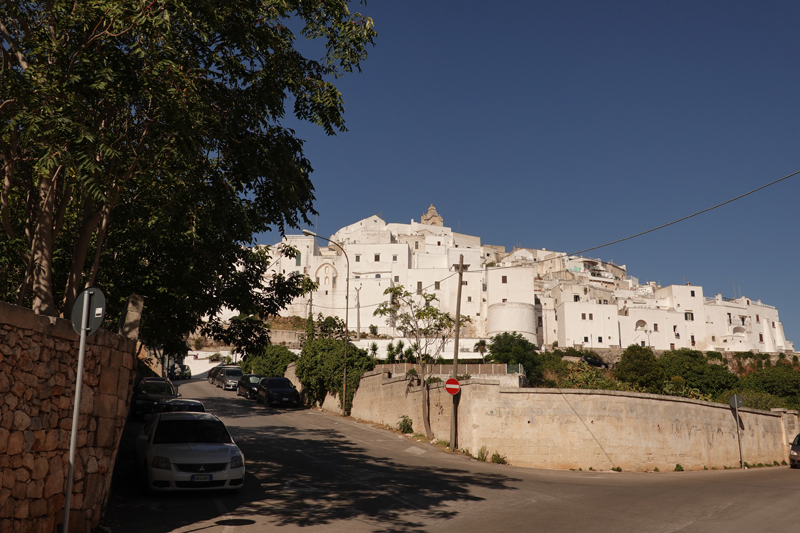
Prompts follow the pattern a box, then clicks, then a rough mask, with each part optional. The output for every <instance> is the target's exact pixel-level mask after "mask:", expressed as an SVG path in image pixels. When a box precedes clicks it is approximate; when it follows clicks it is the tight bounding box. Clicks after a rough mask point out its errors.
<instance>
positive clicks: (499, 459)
mask: <svg viewBox="0 0 800 533" xmlns="http://www.w3.org/2000/svg"><path fill="white" fill-rule="evenodd" d="M492 462H493V463H495V464H498V465H507V464H508V461H507V460H506V456H505V455H500V452H494V453H493V454H492Z"/></svg>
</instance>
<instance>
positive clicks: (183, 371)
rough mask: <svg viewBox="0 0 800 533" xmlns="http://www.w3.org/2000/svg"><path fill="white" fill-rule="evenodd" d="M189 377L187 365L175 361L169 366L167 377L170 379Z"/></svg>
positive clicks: (190, 375) (189, 371) (190, 373)
mask: <svg viewBox="0 0 800 533" xmlns="http://www.w3.org/2000/svg"><path fill="white" fill-rule="evenodd" d="M187 373H188V377H187ZM190 377H192V371H191V370H190V369H189V367H188V366H187V365H181V364H179V363H175V364H174V365H172V366H171V367H169V379H171V380H172V381H176V380H178V379H189V378H190Z"/></svg>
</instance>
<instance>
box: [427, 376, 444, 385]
mask: <svg viewBox="0 0 800 533" xmlns="http://www.w3.org/2000/svg"><path fill="white" fill-rule="evenodd" d="M441 382H442V378H440V377H437V376H431V377H429V378H428V379H426V380H425V384H426V385H431V384H432V383H441Z"/></svg>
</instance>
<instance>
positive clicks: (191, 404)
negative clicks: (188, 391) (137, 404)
mask: <svg viewBox="0 0 800 533" xmlns="http://www.w3.org/2000/svg"><path fill="white" fill-rule="evenodd" d="M175 411H185V412H191V413H205V412H206V408H205V406H204V405H203V402H201V401H200V400H183V399H181V398H175V399H174V400H167V401H166V402H159V404H158V405H156V409H155V411H154V413H153V414H158V413H172V412H175Z"/></svg>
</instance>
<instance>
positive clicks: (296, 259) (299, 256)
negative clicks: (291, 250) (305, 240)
mask: <svg viewBox="0 0 800 533" xmlns="http://www.w3.org/2000/svg"><path fill="white" fill-rule="evenodd" d="M301 257H302V254H301V253H300V252H297V257H295V258H294V261H295V262H294V265H295V266H300V258H301Z"/></svg>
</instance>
